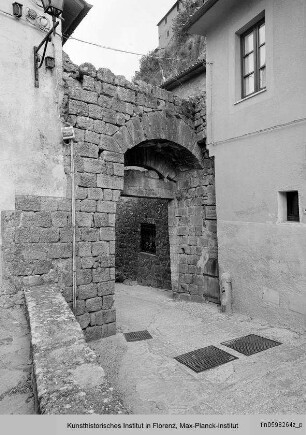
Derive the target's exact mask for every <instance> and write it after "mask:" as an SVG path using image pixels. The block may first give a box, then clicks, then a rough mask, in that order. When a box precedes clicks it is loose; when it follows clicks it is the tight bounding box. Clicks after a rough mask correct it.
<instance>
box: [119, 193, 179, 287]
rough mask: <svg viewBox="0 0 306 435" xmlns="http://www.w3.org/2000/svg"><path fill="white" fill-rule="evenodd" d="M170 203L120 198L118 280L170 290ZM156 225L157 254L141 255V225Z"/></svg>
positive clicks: (158, 200)
mask: <svg viewBox="0 0 306 435" xmlns="http://www.w3.org/2000/svg"><path fill="white" fill-rule="evenodd" d="M168 202H169V201H167V200H165V199H147V198H121V200H120V201H119V203H118V205H117V220H116V277H117V278H118V279H121V280H123V279H130V280H133V281H137V282H138V283H139V284H142V285H147V286H152V287H158V288H164V289H169V290H170V289H171V275H170V246H169V230H168ZM142 223H149V224H155V225H156V254H150V253H146V252H141V224H142Z"/></svg>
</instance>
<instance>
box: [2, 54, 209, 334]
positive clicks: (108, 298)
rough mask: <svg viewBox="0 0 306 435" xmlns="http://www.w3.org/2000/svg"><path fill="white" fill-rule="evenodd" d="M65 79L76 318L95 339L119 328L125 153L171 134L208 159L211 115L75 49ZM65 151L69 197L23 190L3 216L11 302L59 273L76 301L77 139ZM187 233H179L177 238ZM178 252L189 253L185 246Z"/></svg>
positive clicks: (62, 286)
mask: <svg viewBox="0 0 306 435" xmlns="http://www.w3.org/2000/svg"><path fill="white" fill-rule="evenodd" d="M63 88H64V99H63V108H62V117H63V121H64V122H68V123H69V124H71V125H73V127H74V129H75V134H76V138H75V141H74V143H75V154H74V158H75V171H76V173H75V191H76V224H77V320H78V321H79V323H80V325H81V327H82V329H83V331H84V332H85V334H86V337H87V339H96V338H100V337H106V336H108V335H112V334H115V332H116V324H115V309H114V298H113V295H114V282H115V217H116V204H117V202H118V200H119V198H120V194H121V192H122V189H123V182H124V154H125V152H126V150H127V149H130V148H132V147H134V146H136V145H138V144H139V143H141V142H143V141H146V140H152V139H153V140H154V139H158V140H164V141H165V140H167V141H168V142H169V143H171V142H173V143H178V144H180V145H181V147H183V148H184V149H186V150H187V152H189V153H190V156H192V159H194V161H198V162H199V164H200V165H201V164H202V157H203V156H202V151H201V149H200V147H199V146H198V145H197V141H201V140H202V139H203V137H204V133H205V131H204V128H205V127H204V125H205V119H204V118H203V120H202V121H203V122H202V124H201V123H200V122H199V119H200V118H197V119H196V117H197V116H198V115H197V113H198V112H199V110H200V112H199V113H201V110H203V108H200V107H201V104H199V103H198V102H196V103H193V102H186V101H183V100H181V99H180V98H178V97H176V96H174V95H173V94H172V93H170V92H167V91H165V90H162V89H160V88H154V87H152V86H150V85H147V84H144V83H142V82H137V83H133V84H132V83H129V82H128V81H127V80H126V79H125V78H124V77H121V76H118V77H116V76H115V75H114V74H113V73H112V72H111V71H109V70H108V69H103V68H102V69H99V70H96V69H95V68H94V67H93V66H92V65H90V64H84V65H81V66H80V67H78V66H76V65H73V64H72V63H71V62H70V60H69V59H68V58H67V57H64V73H63ZM201 116H202V115H201ZM195 123H196V124H197V126H196V127H195ZM196 131H197V133H196ZM62 151H63V153H64V169H65V173H66V176H67V179H68V189H67V198H50V197H39V196H28V197H18V198H17V200H16V210H15V211H9V212H4V214H3V216H2V217H3V219H2V222H3V224H2V233H3V235H4V238H3V279H4V281H5V283H4V285H3V286H2V287H1V291H2V295H1V298H3V297H5V298H6V297H7V298H8V300H10V301H11V302H10V303H23V286H24V285H26V286H28V285H33V286H35V285H42V284H45V283H49V282H56V283H57V284H58V286H59V288H60V289H61V292H62V293H63V295H64V296H65V298H66V300H67V302H68V303H71V285H72V270H71V256H72V244H71V240H72V239H71V237H72V230H71V200H70V199H69V195H70V188H69V182H70V184H71V180H70V158H71V156H70V146H69V145H67V144H66V145H63V150H62ZM55 157H56V156H55ZM186 173H187V172H186ZM187 176H188V175H187ZM180 177H183V178H184V175H183V174H181V175H180V176H179V177H178V178H180ZM192 188H193V187H192ZM187 190H188V189H187ZM187 190H186V192H185V191H184V192H185V194H186V200H187V199H188V200H189V198H187V196H188V195H189V193H188V192H187ZM179 205H180V203H178V206H179ZM179 208H180V207H178V209H179ZM177 218H179V216H177ZM177 223H178V224H179V221H177ZM179 231H181V230H179ZM172 232H174V233H175V231H174V229H173V228H172ZM190 236H191V235H190ZM177 237H181V236H177ZM178 240H179V243H177V241H178ZM182 242H183V240H181V239H176V241H175V243H176V245H175V246H177V247H178V246H179V245H180V244H181V243H182ZM172 251H173V249H172ZM175 255H178V256H180V257H182V258H183V255H182V253H179V252H176V253H175ZM173 258H174V257H173ZM175 258H176V257H175ZM173 267H174V266H173ZM174 276H175V275H174ZM175 282H176V283H178V279H177V280H176V281H175ZM175 285H176V287H175V288H178V285H177V284H175ZM188 285H189V284H188ZM185 290H186V289H185ZM176 291H178V290H176ZM186 291H189V290H186ZM3 293H4V294H3Z"/></svg>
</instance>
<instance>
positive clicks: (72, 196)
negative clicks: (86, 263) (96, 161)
mask: <svg viewBox="0 0 306 435" xmlns="http://www.w3.org/2000/svg"><path fill="white" fill-rule="evenodd" d="M70 149H71V224H72V310H73V313H74V315H76V299H77V295H76V293H77V285H76V226H75V170H74V142H73V140H70Z"/></svg>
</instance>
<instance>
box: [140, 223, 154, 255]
mask: <svg viewBox="0 0 306 435" xmlns="http://www.w3.org/2000/svg"><path fill="white" fill-rule="evenodd" d="M140 233H141V237H140V249H141V252H147V253H149V254H156V226H155V225H154V224H141V230H140Z"/></svg>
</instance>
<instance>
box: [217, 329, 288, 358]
mask: <svg viewBox="0 0 306 435" xmlns="http://www.w3.org/2000/svg"><path fill="white" fill-rule="evenodd" d="M221 344H223V346H226V347H229V348H231V349H234V350H236V351H237V352H239V353H242V354H243V355H246V356H250V355H253V354H255V353H258V352H262V351H263V350H267V349H270V348H271V347H274V346H279V345H280V344H282V343H280V342H278V341H274V340H270V339H269V338H264V337H260V336H259V335H255V334H250V335H246V336H245V337H241V338H236V339H235V340H231V341H226V342H224V343H221Z"/></svg>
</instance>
